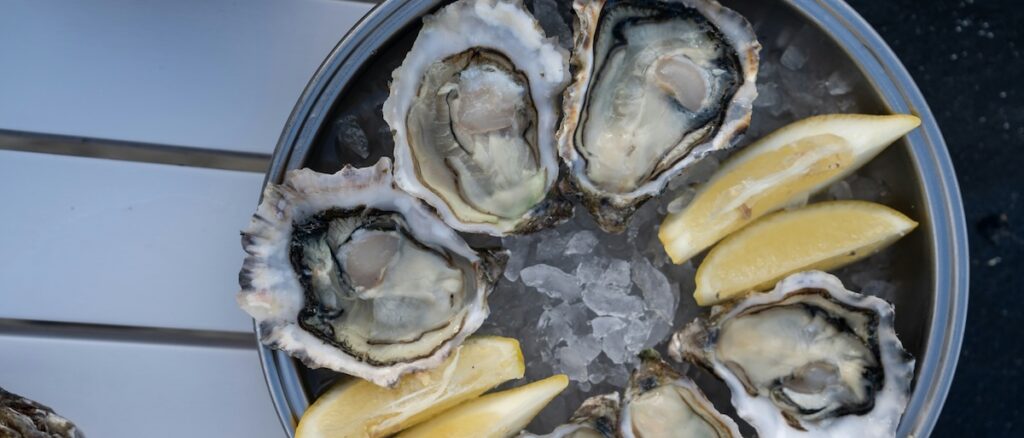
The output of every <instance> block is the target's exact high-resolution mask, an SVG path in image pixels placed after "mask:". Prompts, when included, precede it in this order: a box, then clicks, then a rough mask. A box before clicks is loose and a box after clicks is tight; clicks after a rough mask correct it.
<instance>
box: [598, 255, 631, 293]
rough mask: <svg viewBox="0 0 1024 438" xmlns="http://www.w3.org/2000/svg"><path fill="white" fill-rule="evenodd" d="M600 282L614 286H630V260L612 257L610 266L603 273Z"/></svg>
mask: <svg viewBox="0 0 1024 438" xmlns="http://www.w3.org/2000/svg"><path fill="white" fill-rule="evenodd" d="M598 282H599V283H600V284H602V285H605V286H610V287H613V288H623V287H627V288H628V287H629V284H630V281H629V262H627V261H625V260H619V259H612V260H611V261H610V262H609V263H608V267H607V268H606V269H605V270H604V272H602V273H601V277H600V278H599V279H598Z"/></svg>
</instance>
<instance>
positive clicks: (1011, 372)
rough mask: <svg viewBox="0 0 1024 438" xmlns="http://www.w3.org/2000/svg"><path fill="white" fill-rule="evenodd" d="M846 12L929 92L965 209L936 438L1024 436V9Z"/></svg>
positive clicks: (860, 7)
mask: <svg viewBox="0 0 1024 438" xmlns="http://www.w3.org/2000/svg"><path fill="white" fill-rule="evenodd" d="M848 2H849V3H850V4H851V5H852V6H853V7H854V8H855V9H856V10H857V11H858V12H860V13H861V15H863V16H864V18H865V19H867V21H868V22H870V23H871V24H872V25H873V26H874V27H875V29H877V30H878V32H879V33H880V34H881V35H882V37H883V38H885V39H886V41H888V42H889V45H890V46H892V48H893V50H895V52H896V54H897V55H899V57H900V59H902V60H903V63H904V64H905V65H906V66H907V69H908V70H910V73H911V74H912V75H913V76H914V79H915V80H916V81H917V84H918V86H919V87H920V88H921V91H922V92H923V93H924V96H925V98H926V99H927V100H928V103H929V105H930V106H931V109H932V111H933V112H934V113H935V116H936V117H937V118H938V122H939V126H940V127H941V128H942V133H943V134H944V136H945V138H946V142H947V144H948V146H949V151H950V154H951V155H952V157H953V164H954V166H955V167H956V171H957V176H958V178H959V180H960V190H961V193H962V194H963V196H964V202H965V205H966V213H967V224H968V233H969V238H970V250H971V294H970V304H969V306H968V308H969V310H968V315H967V333H966V335H965V337H964V342H963V350H962V352H961V354H960V361H959V365H958V367H957V373H956V378H955V380H954V381H953V388H952V390H951V391H950V394H949V398H948V399H947V400H946V404H945V408H944V409H943V412H942V416H941V418H940V419H939V424H938V426H937V427H936V429H935V433H934V435H933V436H936V437H1021V436H1024V418H1022V416H1021V414H1022V412H1024V410H1022V409H1021V405H1022V401H1021V400H1022V396H1024V382H1022V381H1021V374H1022V372H1021V369H1022V367H1024V341H1022V333H1024V296H1022V293H1024V258H1022V255H1024V201H1022V200H1021V193H1022V192H1024V82H1022V81H1024V59H1022V57H1021V55H1022V54H1021V52H1022V51H1024V38H1022V36H1024V32H1022V27H1024V1H1021V0H990V1H986V0H973V1H969V0H963V1H954V0H936V1H924V0H848Z"/></svg>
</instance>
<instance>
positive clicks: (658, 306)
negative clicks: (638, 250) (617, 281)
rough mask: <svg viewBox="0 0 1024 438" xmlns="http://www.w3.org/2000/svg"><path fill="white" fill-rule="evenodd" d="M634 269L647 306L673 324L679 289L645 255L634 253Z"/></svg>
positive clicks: (637, 284)
mask: <svg viewBox="0 0 1024 438" xmlns="http://www.w3.org/2000/svg"><path fill="white" fill-rule="evenodd" d="M632 271H633V282H634V283H636V286H637V287H638V288H639V289H640V293H641V294H643V297H644V304H645V307H646V308H647V309H650V310H652V311H653V312H654V313H655V314H656V315H657V316H658V317H659V318H661V319H662V320H663V321H666V322H668V323H669V324H671V323H672V320H673V319H674V318H675V315H676V306H677V305H678V304H679V291H677V290H674V289H673V288H672V285H671V284H669V282H668V278H665V274H662V273H661V271H659V270H658V269H657V268H655V267H654V265H652V264H651V262H650V261H649V260H647V258H646V257H644V256H641V255H639V254H634V255H633V263H632Z"/></svg>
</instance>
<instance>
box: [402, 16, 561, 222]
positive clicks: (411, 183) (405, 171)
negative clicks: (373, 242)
mask: <svg viewBox="0 0 1024 438" xmlns="http://www.w3.org/2000/svg"><path fill="white" fill-rule="evenodd" d="M567 63H568V54H567V53H566V52H565V50H564V49H562V48H560V47H558V46H557V44H555V43H554V41H550V40H548V39H546V38H545V37H544V32H543V31H542V30H541V29H540V27H539V25H538V24H537V21H536V20H535V19H534V18H533V16H532V15H530V14H529V12H527V11H526V9H525V8H523V5H522V3H521V1H520V0H460V1H457V2H455V3H452V4H450V5H448V6H446V7H444V8H443V9H441V10H440V11H438V12H437V13H435V14H434V15H432V16H429V17H426V18H424V19H423V29H422V30H421V31H420V33H419V35H418V36H417V38H416V42H415V43H413V46H412V49H411V50H410V51H409V54H408V55H407V56H406V58H405V60H404V61H403V62H402V65H401V67H399V68H398V69H396V70H395V72H394V74H393V82H392V83H391V93H390V95H389V96H388V98H387V100H386V101H385V102H384V120H386V121H387V123H388V125H389V126H391V129H392V131H393V133H394V138H395V179H396V181H397V182H398V185H399V186H401V187H402V189H403V190H405V191H407V192H409V193H411V194H412V195H414V196H416V197H418V198H421V199H423V200H424V201H426V202H427V203H428V204H430V205H431V206H432V207H434V208H435V209H437V211H438V213H439V214H440V216H441V218H442V219H444V221H445V222H447V223H448V224H449V225H451V226H452V227H453V228H455V229H458V230H460V231H467V232H474V233H486V234H491V235H496V236H499V235H505V234H509V233H518V232H526V231H531V230H534V229H537V228H540V227H543V226H546V225H548V224H550V223H553V222H556V221H558V220H561V219H563V218H565V217H567V216H568V215H569V214H570V213H571V207H570V206H569V204H568V203H566V202H564V201H563V200H561V198H560V197H559V196H557V195H556V194H555V193H553V189H554V186H555V182H556V180H557V178H558V153H557V147H556V145H555V130H556V128H557V127H556V124H557V123H558V118H559V112H558V110H559V109H558V106H557V105H558V104H557V99H558V96H559V94H560V93H561V92H562V89H563V88H564V86H565V84H566V82H567V81H568V77H569V70H568V64H567Z"/></svg>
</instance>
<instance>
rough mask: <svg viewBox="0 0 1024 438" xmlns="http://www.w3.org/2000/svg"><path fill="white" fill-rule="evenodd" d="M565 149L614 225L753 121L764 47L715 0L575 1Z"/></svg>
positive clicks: (580, 189)
mask: <svg viewBox="0 0 1024 438" xmlns="http://www.w3.org/2000/svg"><path fill="white" fill-rule="evenodd" d="M573 8H574V9H575V12H576V17H577V23H576V29H575V32H574V36H575V38H574V39H575V49H574V51H573V57H572V65H573V67H574V68H575V77H574V80H573V83H572V84H570V85H569V86H568V88H566V91H565V97H564V99H563V108H564V114H565V117H564V118H563V122H562V126H561V127H560V129H559V131H558V140H559V152H560V154H561V157H562V159H563V161H564V162H565V163H566V165H567V166H568V168H569V182H570V183H571V187H570V188H567V189H566V190H572V191H575V192H577V193H578V194H579V196H580V198H581V200H582V201H583V203H584V204H585V205H586V206H587V208H588V209H589V210H590V212H591V213H592V214H593V215H594V217H595V218H596V219H597V221H598V223H599V224H600V225H601V227H602V228H604V229H605V230H606V231H613V232H614V231H621V230H622V229H623V228H624V227H625V224H626V222H627V220H628V218H629V216H630V215H632V213H633V212H634V211H635V210H636V208H637V207H638V206H639V204H641V203H642V202H643V201H644V200H646V199H648V198H650V197H651V196H654V195H657V194H658V193H660V192H661V191H662V189H663V188H664V187H665V185H666V184H667V183H668V181H669V179H671V178H672V177H673V176H675V175H677V174H678V173H679V172H681V171H682V169H683V168H685V167H687V166H689V165H690V164H691V163H693V162H695V161H696V160H699V159H701V158H702V157H704V156H705V155H707V154H708V153H709V152H711V151H715V150H719V149H723V148H726V147H728V146H730V144H731V142H732V140H733V138H734V137H735V136H736V135H738V134H739V133H741V132H742V131H744V130H746V128H747V126H748V125H749V124H750V112H751V105H752V104H753V101H754V98H755V97H756V96H757V89H756V86H755V79H756V77H757V66H758V51H759V50H760V47H761V46H760V44H758V42H757V39H756V37H755V35H754V32H753V30H752V28H751V27H750V23H748V22H747V20H746V19H744V18H743V17H742V16H741V15H739V14H738V13H736V12H734V11H732V10H730V9H727V8H724V7H722V6H721V5H719V4H718V3H717V2H715V1H713V0H575V1H574V2H573Z"/></svg>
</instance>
